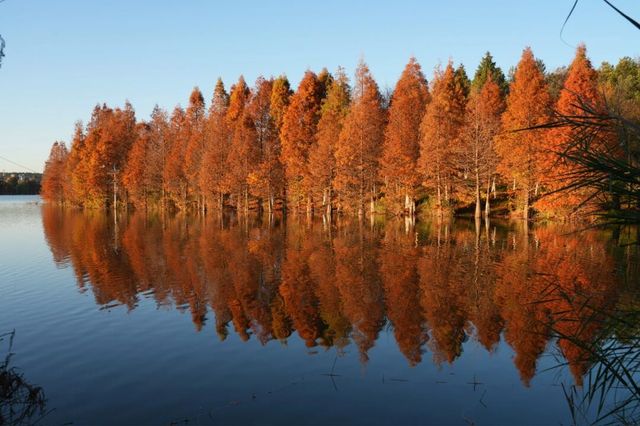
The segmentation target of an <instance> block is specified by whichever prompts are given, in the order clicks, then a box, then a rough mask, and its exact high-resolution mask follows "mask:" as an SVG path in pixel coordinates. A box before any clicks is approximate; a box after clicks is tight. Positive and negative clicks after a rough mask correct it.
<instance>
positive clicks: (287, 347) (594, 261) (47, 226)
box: [0, 197, 637, 424]
mask: <svg viewBox="0 0 640 426" xmlns="http://www.w3.org/2000/svg"><path fill="white" fill-rule="evenodd" d="M37 201H38V199H37V198H36V197H0V223H1V224H2V227H1V228H0V276H1V277H2V280H0V295H1V297H0V333H2V332H4V331H11V330H13V329H15V330H16V333H15V340H14V343H13V347H12V351H13V352H14V353H15V355H14V357H13V358H12V360H11V361H12V363H13V364H14V365H15V366H18V367H19V368H20V369H21V371H23V372H24V375H25V378H26V379H28V380H29V381H30V382H32V383H34V384H37V385H39V386H42V388H43V389H44V391H45V394H46V398H47V411H48V413H47V415H46V417H45V419H44V420H43V422H44V423H45V424H65V423H69V422H73V424H114V423H122V424H171V423H174V424H176V423H188V424H469V423H473V424H513V423H518V424H570V423H572V417H571V414H570V411H569V409H568V405H567V401H566V398H565V394H564V392H563V387H562V386H563V385H564V386H565V387H566V386H571V385H576V384H577V385H581V384H582V382H583V378H584V377H585V374H587V372H588V370H589V368H590V366H591V362H590V361H589V359H588V357H587V356H586V354H585V351H584V349H583V348H581V347H580V346H579V345H576V344H573V343H571V342H572V340H568V339H558V338H557V337H554V336H557V333H553V332H552V327H551V325H550V324H552V323H553V324H556V325H557V327H556V331H557V329H559V330H560V331H561V332H562V333H563V334H564V335H567V336H574V337H577V338H579V339H581V340H583V341H586V342H588V341H590V339H593V338H594V336H596V335H598V333H599V332H600V327H601V325H600V324H601V323H600V322H596V321H592V319H593V310H592V309H585V308H584V307H585V306H587V305H588V306H590V307H595V308H598V309H602V310H608V309H612V308H614V307H615V306H616V305H617V304H619V303H621V300H623V299H624V300H629V298H630V297H633V294H635V291H634V289H635V286H636V285H637V267H636V266H635V261H636V260H637V259H635V257H633V256H632V255H631V257H629V256H630V254H629V249H628V248H621V247H620V246H619V244H618V243H617V241H613V239H618V240H619V237H617V236H616V235H615V232H614V231H611V230H605V231H602V230H598V231H595V230H591V231H584V232H580V233H572V232H570V231H572V230H573V229H571V228H569V227H567V226H559V225H553V226H552V225H547V226H543V225H539V226H530V227H529V228H528V229H527V228H525V227H524V226H523V225H522V223H489V224H487V223H485V222H482V223H480V224H475V223H474V222H473V221H471V222H469V221H464V220H457V221H455V222H442V223H437V222H433V223H418V224H417V225H415V226H413V225H412V224H410V223H405V222H401V221H387V222H386V223H383V222H376V223H369V222H365V223H358V222H350V221H347V220H341V221H334V223H332V224H328V223H326V222H322V221H321V220H317V221H312V222H308V221H305V220H301V221H298V220H291V219H289V220H288V221H286V223H285V222H283V221H282V220H280V219H278V218H276V219H274V220H273V221H268V220H258V219H257V218H249V219H247V220H244V219H241V220H238V219H236V218H232V217H225V218H224V219H220V218H218V217H211V218H207V219H202V218H198V217H184V216H174V217H169V216H158V215H155V216H154V215H144V214H130V215H127V216H125V215H123V216H122V217H119V218H118V220H117V221H114V218H113V217H112V216H110V215H107V214H104V213H101V212H80V211H77V210H66V211H63V210H60V209H58V208H53V207H49V206H42V205H40V204H38V203H37ZM4 343H6V341H5V342H4ZM4 343H2V342H0V348H2V349H4V347H2V346H1V345H3V344H4ZM0 355H2V356H4V354H0ZM587 414H588V413H587Z"/></svg>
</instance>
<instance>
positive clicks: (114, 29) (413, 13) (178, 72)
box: [0, 0, 640, 171]
mask: <svg viewBox="0 0 640 426" xmlns="http://www.w3.org/2000/svg"><path fill="white" fill-rule="evenodd" d="M611 1H612V2H613V3H614V4H615V5H616V6H617V7H619V8H620V9H622V10H623V11H625V12H626V13H627V14H629V15H631V16H633V17H635V18H636V19H639V18H640V2H639V1H637V0H611ZM572 4H573V0H535V1H534V0H529V1H524V0H520V1H513V0H484V1H477V0H476V1H472V0H468V1H453V0H439V1H431V0H422V1H420V0H416V1H399V0H398V1H374V0H369V1H359V0H324V1H318V0H315V1H310V2H307V1H293V0H292V1H288V2H285V1H275V0H274V1H267V0H262V1H233V2H232V1H227V2H222V1H217V2H216V1H205V0H173V1H163V0H153V1H151V0H136V1H133V0H108V1H88V0H5V1H3V2H0V34H1V35H2V36H3V37H4V39H5V40H6V43H7V46H6V49H5V53H6V57H5V58H4V61H3V64H2V67H1V68H0V156H1V157H5V158H8V159H10V160H13V161H14V162H17V163H20V164H23V165H25V166H27V167H29V168H31V169H34V170H36V171H40V170H42V167H43V163H44V161H45V159H46V157H47V156H48V153H49V148H50V146H51V143H52V142H53V141H55V140H65V141H68V140H69V139H70V137H71V134H72V132H73V124H74V122H75V121H76V120H83V121H84V122H86V121H87V120H88V119H89V116H90V114H91V110H92V108H93V106H94V105H95V104H96V103H98V102H106V103H108V104H110V105H122V104H123V103H124V101H125V100H126V99H128V100H129V101H130V102H131V103H132V104H133V106H134V108H135V109H136V113H137V116H138V118H142V119H146V118H147V117H148V116H149V113H150V112H151V110H152V108H153V106H154V104H156V103H157V104H159V105H160V106H162V107H164V108H166V109H171V108H173V107H174V106H175V105H176V104H178V103H182V104H183V105H184V104H185V103H186V100H187V99H188V95H189V93H190V91H191V89H192V88H193V87H194V86H196V85H197V86H199V87H200V89H201V90H202V91H203V93H204V94H205V98H206V99H207V101H208V100H210V98H211V93H212V91H213V85H214V83H215V80H216V78H217V77H218V76H220V77H222V78H223V80H224V81H225V84H226V85H227V87H229V86H230V85H231V83H233V82H234V81H235V80H236V79H237V77H238V76H239V75H240V74H243V75H244V76H245V78H246V79H247V81H248V82H250V83H252V82H253V81H255V79H256V77H257V76H259V75H265V76H272V75H273V76H276V75H279V74H281V73H285V74H287V76H288V77H289V79H290V80H291V82H292V84H293V85H297V83H298V81H299V79H300V78H301V76H302V74H303V73H304V71H305V70H306V69H308V68H310V69H313V70H316V71H317V70H319V69H321V68H322V67H327V68H328V69H329V70H330V71H332V70H335V68H336V67H337V66H339V65H341V66H343V67H345V68H346V70H347V72H348V73H350V74H352V73H353V70H354V68H355V65H356V64H357V62H358V59H359V58H360V57H361V56H363V57H364V59H365V60H366V62H367V63H368V64H369V67H370V69H371V71H372V72H373V74H374V76H375V77H376V79H377V81H378V84H379V85H380V87H381V88H383V89H384V88H385V87H389V88H392V87H393V86H394V84H395V81H396V79H397V78H398V76H399V75H400V73H401V71H402V69H403V67H404V65H405V64H406V62H407V60H408V58H409V57H410V56H411V55H414V56H416V58H417V59H418V61H419V62H420V63H421V64H422V66H423V69H424V71H425V74H426V75H427V78H429V79H430V76H431V73H432V71H433V68H434V66H436V65H437V64H438V63H446V61H447V60H449V59H450V58H451V59H452V60H454V61H455V62H456V63H458V62H462V63H463V64H464V65H465V66H466V68H467V71H468V73H469V74H470V75H472V74H473V71H474V70H475V68H476V66H477V64H478V62H479V60H480V58H481V57H482V55H483V54H484V52H485V51H487V50H489V51H491V53H492V54H493V56H494V58H495V60H496V62H497V63H498V65H500V66H501V67H502V68H503V69H504V70H505V72H506V71H507V70H508V69H509V67H511V66H513V65H515V64H516V63H517V61H518V59H519V57H520V54H521V52H522V49H523V48H524V47H525V46H531V47H532V49H533V52H534V54H535V55H536V56H537V57H540V58H542V59H543V60H544V61H545V64H546V65H547V69H554V68H556V67H558V66H560V65H566V64H568V63H569V62H570V61H571V59H572V57H573V53H574V48H575V46H576V45H577V44H578V43H580V42H582V41H583V42H585V43H586V44H587V49H588V53H589V56H590V57H591V59H592V61H593V63H594V64H595V65H599V64H600V63H601V62H602V61H604V60H606V61H609V62H617V60H618V59H619V58H620V57H622V56H632V57H636V56H638V55H639V54H640V44H639V43H638V41H639V39H640V31H638V30H636V29H635V28H633V27H632V26H631V25H630V24H629V23H627V22H626V21H624V20H623V19H622V18H621V17H619V16H618V15H617V14H616V13H615V12H614V11H613V10H611V9H610V8H609V7H608V6H607V5H606V4H605V3H604V2H603V1H601V0H580V1H579V3H578V6H577V8H576V11H575V13H574V15H573V17H572V18H571V20H570V21H569V23H568V24H567V27H566V29H565V31H564V33H563V37H562V38H561V37H560V28H561V27H562V22H563V21H564V19H565V17H566V15H567V13H568V12H569V10H570V8H571V5H572ZM18 169H19V168H18V167H17V166H15V165H13V164H11V163H8V162H6V161H5V160H3V159H1V158H0V171H14V170H18Z"/></svg>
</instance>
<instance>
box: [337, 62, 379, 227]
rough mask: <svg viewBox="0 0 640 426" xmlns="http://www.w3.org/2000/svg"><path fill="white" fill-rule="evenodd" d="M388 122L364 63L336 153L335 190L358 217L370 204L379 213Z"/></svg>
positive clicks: (360, 68)
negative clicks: (379, 184) (380, 170)
mask: <svg viewBox="0 0 640 426" xmlns="http://www.w3.org/2000/svg"><path fill="white" fill-rule="evenodd" d="M385 118H386V117H385V111H384V109H383V108H382V97H381V96H380V91H379V90H378V85H377V84H376V82H375V80H374V79H373V77H372V76H371V73H370V72H369V68H368V67H367V65H366V64H365V63H364V62H363V61H361V62H360V63H359V64H358V68H357V69H356V79H355V85H354V90H353V100H352V102H351V106H350V108H349V113H348V114H347V116H346V117H345V120H344V126H343V128H342V131H341V132H340V137H339V138H338V144H337V146H336V150H335V156H336V179H335V187H336V190H337V191H338V194H339V198H340V200H341V201H340V202H341V205H342V207H343V208H345V209H347V210H350V211H353V212H357V213H358V215H363V214H364V211H365V202H366V201H369V205H370V213H371V214H373V213H374V210H375V200H376V197H377V189H376V183H377V176H378V159H379V157H380V152H381V151H382V141H383V137H384V135H383V132H384V125H385Z"/></svg>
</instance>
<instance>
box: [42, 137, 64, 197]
mask: <svg viewBox="0 0 640 426" xmlns="http://www.w3.org/2000/svg"><path fill="white" fill-rule="evenodd" d="M68 156H69V152H68V151H67V146H66V145H65V143H64V142H54V143H53V146H51V152H50V153H49V158H48V159H47V162H46V163H45V165H44V172H43V173H42V183H41V189H40V196H41V197H42V198H43V199H44V200H46V201H49V202H54V203H58V204H62V203H63V202H64V201H65V194H64V181H65V179H66V173H65V168H66V167H65V166H66V162H67V158H68Z"/></svg>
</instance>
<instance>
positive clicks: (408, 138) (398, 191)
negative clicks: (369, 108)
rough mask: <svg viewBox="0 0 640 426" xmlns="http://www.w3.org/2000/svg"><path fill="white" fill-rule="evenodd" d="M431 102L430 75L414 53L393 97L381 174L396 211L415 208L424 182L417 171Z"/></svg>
mask: <svg viewBox="0 0 640 426" xmlns="http://www.w3.org/2000/svg"><path fill="white" fill-rule="evenodd" d="M428 102H429V88H428V85H427V79H426V78H425V77H424V74H422V69H421V68H420V64H418V61H416V59H415V58H413V57H412V58H410V59H409V63H408V64H407V66H406V67H405V69H404V71H403V72H402V75H401V76H400V79H399V80H398V83H397V84H396V88H395V90H394V92H393V97H392V98H391V106H390V107H389V123H388V124H387V127H386V130H385V134H384V146H383V150H382V157H381V158H380V175H381V178H382V179H383V181H384V185H385V186H384V191H385V200H386V201H387V204H388V206H387V208H388V209H390V210H392V211H394V212H398V213H399V212H404V211H405V210H409V211H410V212H412V211H414V210H415V189H416V185H418V184H419V183H420V179H419V178H418V174H417V173H416V167H417V161H418V156H419V153H420V122H421V121H422V118H423V117H424V113H425V108H426V106H427V103H428ZM401 206H402V207H401Z"/></svg>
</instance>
